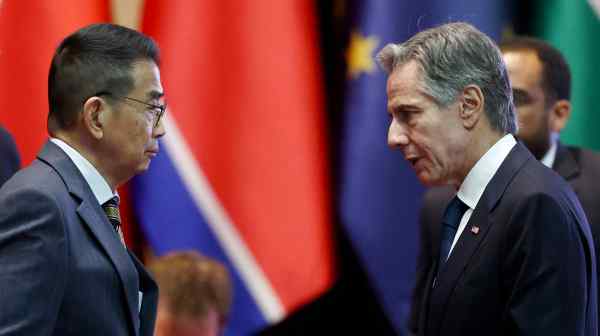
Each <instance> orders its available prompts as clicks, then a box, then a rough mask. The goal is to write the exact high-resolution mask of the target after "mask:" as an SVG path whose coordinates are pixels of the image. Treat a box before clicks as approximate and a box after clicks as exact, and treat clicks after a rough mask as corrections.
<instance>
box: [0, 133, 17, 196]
mask: <svg viewBox="0 0 600 336" xmlns="http://www.w3.org/2000/svg"><path fill="white" fill-rule="evenodd" d="M20 166H21V160H20V159H19V152H18V151H17V146H16V145H15V140H14V139H13V137H12V136H11V135H10V134H9V133H8V132H7V131H6V130H5V129H4V128H3V127H1V126H0V187H2V185H3V184H4V182H6V181H7V180H8V179H9V178H10V177H11V176H13V174H14V173H16V172H17V170H19V167H20Z"/></svg>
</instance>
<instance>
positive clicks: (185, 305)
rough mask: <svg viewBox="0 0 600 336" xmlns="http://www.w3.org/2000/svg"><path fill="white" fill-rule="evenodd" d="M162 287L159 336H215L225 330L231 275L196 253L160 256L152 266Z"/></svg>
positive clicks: (158, 321) (157, 329) (213, 261)
mask: <svg viewBox="0 0 600 336" xmlns="http://www.w3.org/2000/svg"><path fill="white" fill-rule="evenodd" d="M149 269H150V271H151V272H152V274H153V275H154V277H155V279H156V282H157V283H158V288H159V293H160V296H159V303H158V315H157V321H156V334H155V335H156V336H215V335H220V334H221V333H222V331H223V330H224V327H225V323H226V321H227V317H228V315H229V310H230V307H231V300H232V287H231V280H230V278H229V274H228V272H227V270H226V269H225V267H224V266H223V265H221V264H220V263H219V262H217V261H215V260H213V259H210V258H207V257H204V256H201V255H200V254H198V253H196V252H191V251H188V252H177V253H172V254H168V255H166V256H163V257H160V258H158V259H156V260H155V261H153V262H152V263H151V264H150V266H149Z"/></svg>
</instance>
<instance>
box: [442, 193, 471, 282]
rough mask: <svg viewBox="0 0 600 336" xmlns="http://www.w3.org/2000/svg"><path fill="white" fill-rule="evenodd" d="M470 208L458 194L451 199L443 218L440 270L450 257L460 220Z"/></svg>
mask: <svg viewBox="0 0 600 336" xmlns="http://www.w3.org/2000/svg"><path fill="white" fill-rule="evenodd" d="M468 208H469V206H467V205H466V204H465V203H463V202H462V201H461V200H460V199H459V198H458V197H457V196H454V198H453V199H452V201H450V204H448V207H446V211H445V212H444V219H443V220H442V241H441V244H440V262H439V266H438V272H439V269H440V268H441V267H442V265H443V264H444V263H445V262H446V259H448V254H449V253H450V247H452V242H453V241H454V236H456V231H457V230H458V225H459V224H460V220H461V219H462V217H463V215H464V213H465V211H467V209H468Z"/></svg>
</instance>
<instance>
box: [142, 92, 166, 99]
mask: <svg viewBox="0 0 600 336" xmlns="http://www.w3.org/2000/svg"><path fill="white" fill-rule="evenodd" d="M164 95H165V93H164V92H161V91H150V92H148V94H147V95H146V96H148V98H150V99H159V98H161V97H163V96H164Z"/></svg>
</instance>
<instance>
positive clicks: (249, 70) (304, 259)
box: [132, 0, 334, 335]
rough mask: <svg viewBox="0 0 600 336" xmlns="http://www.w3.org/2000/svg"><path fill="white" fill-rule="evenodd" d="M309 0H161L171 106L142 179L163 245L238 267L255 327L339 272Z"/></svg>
mask: <svg viewBox="0 0 600 336" xmlns="http://www.w3.org/2000/svg"><path fill="white" fill-rule="evenodd" d="M315 27H316V24H315V15H314V9H313V7H312V2H309V1H302V0H297V1H269V2H265V1H250V0H242V1H238V0H236V1H233V0H229V1H226V0H224V1H186V2H173V1H165V0H149V1H147V2H146V6H145V17H144V21H143V31H144V32H145V33H147V34H149V35H150V36H153V37H154V38H155V39H156V40H157V41H158V43H159V45H160V47H161V53H162V55H161V58H162V66H161V75H162V82H163V85H164V87H165V90H166V94H167V97H168V98H167V100H168V103H169V110H168V112H167V115H166V118H165V127H166V130H167V135H166V136H165V137H164V139H163V140H162V141H161V145H162V147H161V148H162V151H161V153H160V155H159V156H158V157H157V158H156V159H154V160H153V162H152V166H151V168H150V169H149V171H148V172H147V173H146V174H144V175H142V176H139V177H138V178H136V179H135V180H134V183H133V191H132V192H133V198H134V202H135V208H136V211H137V213H138V217H139V219H140V222H141V226H142V230H143V231H144V232H145V234H146V237H147V238H148V240H149V243H150V245H151V246H152V248H153V249H154V251H155V252H156V253H157V254H159V255H160V254H164V253H166V252H169V251H173V250H181V249H197V250H199V251H201V252H202V253H203V254H206V255H209V256H212V257H214V258H217V259H218V260H220V261H222V262H224V263H225V264H226V265H227V266H228V268H229V270H230V272H231V273H232V275H233V280H234V303H233V308H232V312H231V317H230V321H229V326H228V329H227V331H226V334H228V335H247V334H250V333H253V332H256V331H258V330H260V329H261V328H262V327H264V326H265V325H267V324H269V323H273V322H276V321H279V320H281V319H282V318H283V317H284V316H285V315H286V314H287V313H288V312H290V311H291V310H294V309H295V308H298V307H299V306H300V305H302V304H303V303H306V302H307V301H309V300H310V299H312V298H314V297H315V296H317V295H318V294H320V293H321V292H323V291H324V290H326V289H327V288H328V287H329V286H330V285H331V283H332V281H333V277H334V274H333V260H332V241H331V224H330V222H331V218H330V217H331V204H330V195H329V179H328V162H327V156H326V155H327V147H326V143H325V140H326V134H325V130H326V128H325V125H324V111H323V109H324V104H323V97H322V88H321V85H320V83H321V73H320V67H319V53H318V50H317V45H318V40H317V36H316V31H315Z"/></svg>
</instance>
